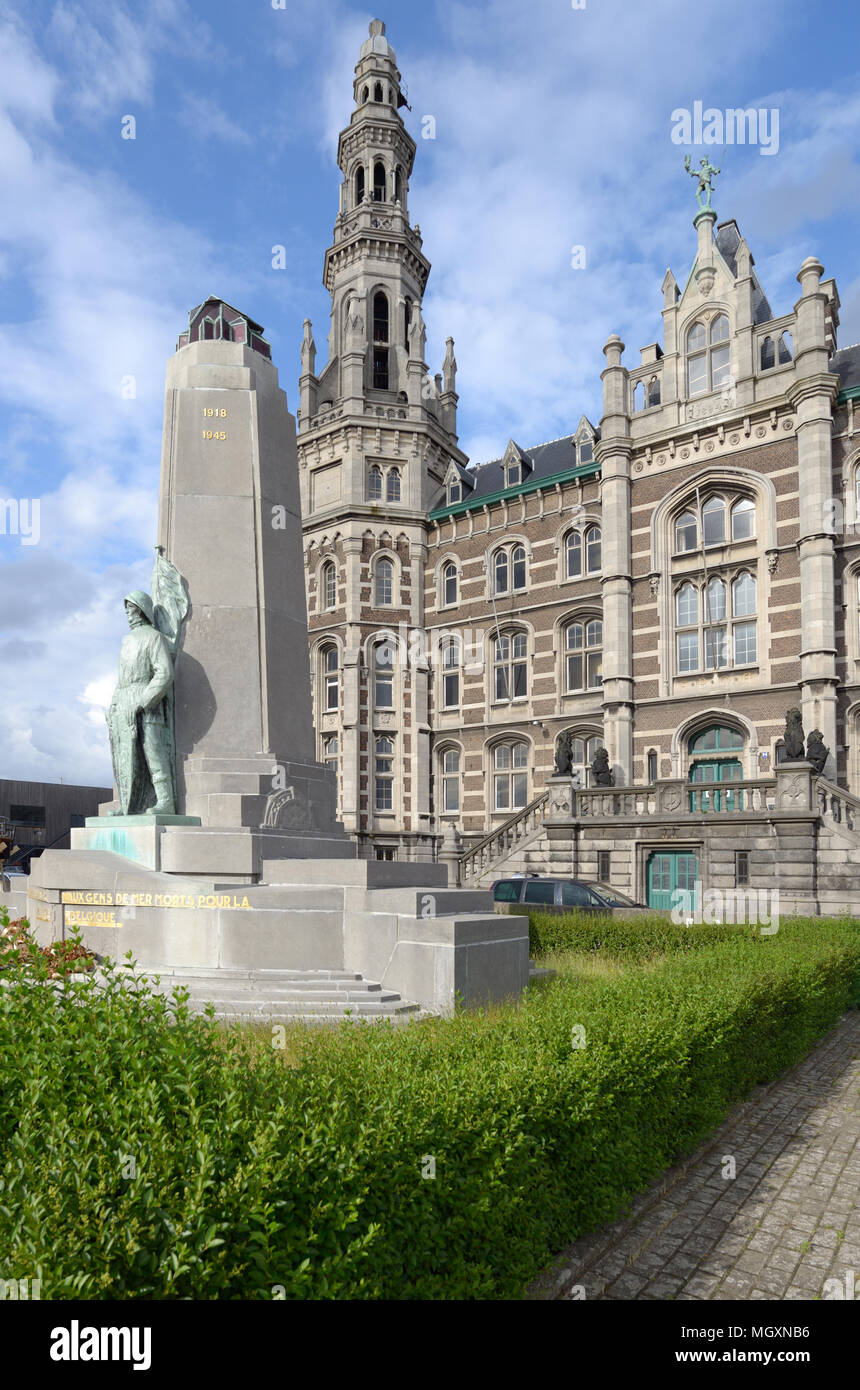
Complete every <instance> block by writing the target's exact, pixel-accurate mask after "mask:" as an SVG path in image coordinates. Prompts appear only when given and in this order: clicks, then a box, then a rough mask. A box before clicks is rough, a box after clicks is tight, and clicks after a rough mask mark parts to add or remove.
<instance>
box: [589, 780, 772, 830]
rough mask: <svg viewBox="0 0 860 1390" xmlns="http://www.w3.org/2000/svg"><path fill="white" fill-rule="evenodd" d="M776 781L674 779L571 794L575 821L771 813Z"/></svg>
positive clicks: (599, 788) (592, 788) (590, 789)
mask: <svg viewBox="0 0 860 1390" xmlns="http://www.w3.org/2000/svg"><path fill="white" fill-rule="evenodd" d="M775 805H776V778H773V777H756V778H751V779H749V780H747V781H738V782H687V781H685V780H682V779H681V778H673V779H671V780H667V781H665V782H654V783H653V784H652V785H651V786H650V787H586V788H585V789H580V790H577V791H574V793H573V807H572V815H573V818H574V819H575V820H595V819H600V820H603V819H606V818H608V817H614V816H624V817H630V818H634V817H640V816H666V817H669V818H671V819H674V818H675V817H678V816H685V815H696V816H701V815H728V816H730V815H738V814H741V813H743V812H749V811H772V810H773V809H774V806H775Z"/></svg>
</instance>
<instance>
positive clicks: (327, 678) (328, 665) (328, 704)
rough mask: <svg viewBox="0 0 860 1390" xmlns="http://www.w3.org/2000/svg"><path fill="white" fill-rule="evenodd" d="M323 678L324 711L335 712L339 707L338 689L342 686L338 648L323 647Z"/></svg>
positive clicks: (321, 657) (321, 653)
mask: <svg viewBox="0 0 860 1390" xmlns="http://www.w3.org/2000/svg"><path fill="white" fill-rule="evenodd" d="M320 660H321V663H322V677H323V709H325V710H333V709H337V707H338V698H339V697H338V689H339V684H340V679H339V674H338V657H337V647H334V646H329V647H323V649H322V651H321V652H320Z"/></svg>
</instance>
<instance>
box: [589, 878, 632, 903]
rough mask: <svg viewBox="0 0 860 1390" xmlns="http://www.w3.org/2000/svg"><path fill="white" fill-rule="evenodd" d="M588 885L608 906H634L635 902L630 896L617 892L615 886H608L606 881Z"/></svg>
mask: <svg viewBox="0 0 860 1390" xmlns="http://www.w3.org/2000/svg"><path fill="white" fill-rule="evenodd" d="M589 887H590V888H592V889H593V891H594V892H595V893H597V894H598V896H599V897H601V898H602V899H603V901H604V902H605V903H609V906H610V907H635V906H636V903H635V902H634V900H633V899H632V898H628V897H627V894H626V893H619V891H618V889H617V888H610V887H609V884H608V883H591V884H589Z"/></svg>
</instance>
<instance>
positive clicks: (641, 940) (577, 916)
mask: <svg viewBox="0 0 860 1390" xmlns="http://www.w3.org/2000/svg"><path fill="white" fill-rule="evenodd" d="M755 930H756V929H755V928H751V927H748V926H746V925H740V926H736V925H733V924H729V923H719V924H715V925H712V926H709V925H707V924H703V923H697V924H694V925H693V926H690V927H686V926H684V925H683V924H677V923H675V922H673V921H672V920H671V918H669V917H661V916H658V915H657V914H654V915H653V916H651V915H650V914H648V913H644V912H643V913H642V914H641V915H637V916H635V917H633V916H631V917H613V916H612V914H611V913H607V914H606V915H605V916H598V915H596V914H593V913H584V912H582V913H578V912H575V911H572V912H566V913H553V912H538V911H533V912H530V913H529V949H530V951H531V954H532V955H533V956H535V957H540V956H545V955H549V954H551V953H552V952H557V951H581V952H586V953H589V954H590V953H592V952H597V951H600V952H601V953H602V954H603V955H607V956H610V957H612V958H613V959H615V960H629V961H644V960H649V959H651V958H652V957H653V956H657V955H663V954H672V953H674V952H676V951H697V950H700V949H701V947H703V946H711V945H714V944H715V943H717V942H720V941H736V940H737V939H738V938H739V937H742V938H744V939H746V938H747V937H748V936H749V935H750V933H751V931H755Z"/></svg>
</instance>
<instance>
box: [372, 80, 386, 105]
mask: <svg viewBox="0 0 860 1390" xmlns="http://www.w3.org/2000/svg"><path fill="white" fill-rule="evenodd" d="M373 100H374V101H384V100H385V97H384V96H383V94H382V83H381V82H374V84H373Z"/></svg>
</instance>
